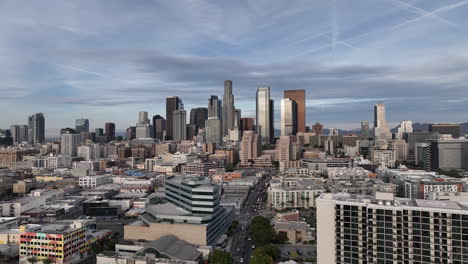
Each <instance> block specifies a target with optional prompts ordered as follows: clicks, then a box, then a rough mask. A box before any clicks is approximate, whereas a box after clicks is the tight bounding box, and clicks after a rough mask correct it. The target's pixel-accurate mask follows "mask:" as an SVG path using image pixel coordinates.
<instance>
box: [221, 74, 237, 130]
mask: <svg viewBox="0 0 468 264" xmlns="http://www.w3.org/2000/svg"><path fill="white" fill-rule="evenodd" d="M235 111H236V109H235V107H234V95H232V81H231V80H226V81H224V96H223V118H222V120H223V122H222V123H223V136H226V135H227V134H228V133H229V130H231V129H233V128H234V115H235Z"/></svg>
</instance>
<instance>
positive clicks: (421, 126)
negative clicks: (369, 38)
mask: <svg viewBox="0 0 468 264" xmlns="http://www.w3.org/2000/svg"><path fill="white" fill-rule="evenodd" d="M431 124H433V123H413V131H429V126H430V125H431ZM399 127H400V126H399V125H398V126H396V127H394V128H392V129H390V131H392V133H396V132H397V131H398V128H399ZM338 131H339V133H340V135H346V134H351V133H360V131H361V129H360V128H355V129H351V130H344V129H338ZM329 133H330V130H329V129H326V128H325V129H324V130H323V134H324V135H328V134H329ZM461 133H462V134H468V122H465V123H461Z"/></svg>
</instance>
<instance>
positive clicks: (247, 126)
mask: <svg viewBox="0 0 468 264" xmlns="http://www.w3.org/2000/svg"><path fill="white" fill-rule="evenodd" d="M240 130H241V131H242V132H243V131H249V130H250V131H252V130H255V127H254V120H253V118H250V117H243V118H241V119H240Z"/></svg>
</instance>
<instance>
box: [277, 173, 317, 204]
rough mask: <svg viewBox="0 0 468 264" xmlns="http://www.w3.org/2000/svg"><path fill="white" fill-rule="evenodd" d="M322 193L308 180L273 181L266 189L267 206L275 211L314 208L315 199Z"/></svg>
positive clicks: (282, 179)
mask: <svg viewBox="0 0 468 264" xmlns="http://www.w3.org/2000/svg"><path fill="white" fill-rule="evenodd" d="M324 191H325V190H324V188H323V187H321V186H319V185H317V184H316V183H315V182H314V181H312V180H310V179H303V178H280V179H273V180H271V182H270V187H269V188H268V206H269V207H271V208H274V209H276V210H283V209H286V208H311V207H315V198H316V197H317V196H318V195H320V194H322V193H323V192H324Z"/></svg>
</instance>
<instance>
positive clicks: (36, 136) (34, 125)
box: [28, 113, 45, 144]
mask: <svg viewBox="0 0 468 264" xmlns="http://www.w3.org/2000/svg"><path fill="white" fill-rule="evenodd" d="M28 128H29V131H28V136H29V143H30V144H39V143H43V142H44V141H45V118H44V115H43V114H42V113H36V114H34V115H32V116H30V117H29V118H28Z"/></svg>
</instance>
